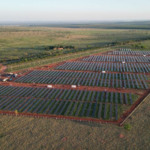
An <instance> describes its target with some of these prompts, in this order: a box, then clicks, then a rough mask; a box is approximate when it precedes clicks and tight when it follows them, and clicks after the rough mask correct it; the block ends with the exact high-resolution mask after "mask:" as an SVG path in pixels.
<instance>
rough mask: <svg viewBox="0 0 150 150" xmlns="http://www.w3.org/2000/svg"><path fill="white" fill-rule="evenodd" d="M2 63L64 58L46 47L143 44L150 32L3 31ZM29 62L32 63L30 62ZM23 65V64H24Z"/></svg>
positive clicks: (1, 31)
mask: <svg viewBox="0 0 150 150" xmlns="http://www.w3.org/2000/svg"><path fill="white" fill-rule="evenodd" d="M0 33H1V34H0V53H1V55H0V60H1V61H4V63H6V64H7V63H8V62H9V60H11V61H13V60H14V61H16V60H17V59H22V58H24V59H23V61H24V62H25V61H26V59H25V58H30V59H37V58H38V57H42V58H44V57H47V56H54V55H62V54H63V53H64V51H67V53H69V52H70V51H69V50H62V52H60V51H54V50H48V51H47V50H45V49H43V48H42V47H43V46H44V47H45V46H53V45H54V46H56V45H63V46H68V45H72V46H74V47H75V49H76V50H77V49H79V50H81V49H91V48H100V47H105V46H108V45H109V44H111V43H113V42H126V41H134V40H141V39H144V38H149V37H150V31H149V30H129V29H89V28H87V29H85V28H84V29H83V28H82V29H74V28H52V27H2V26H1V27H0ZM30 59H28V61H29V60H30ZM20 61H21V60H20Z"/></svg>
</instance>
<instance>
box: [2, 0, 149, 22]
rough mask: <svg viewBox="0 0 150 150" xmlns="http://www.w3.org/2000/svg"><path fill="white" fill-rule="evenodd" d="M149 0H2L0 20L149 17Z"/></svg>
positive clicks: (109, 19)
mask: <svg viewBox="0 0 150 150" xmlns="http://www.w3.org/2000/svg"><path fill="white" fill-rule="evenodd" d="M149 7H150V0H124V1H123V0H1V1H0V21H115V20H122V21H124V20H127V21H130V20H150V8H149Z"/></svg>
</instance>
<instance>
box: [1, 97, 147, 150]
mask: <svg viewBox="0 0 150 150" xmlns="http://www.w3.org/2000/svg"><path fill="white" fill-rule="evenodd" d="M126 124H130V125H131V129H130V130H126V129H124V127H119V126H115V125H111V124H97V123H87V122H76V121H69V120H55V119H46V118H32V117H15V116H3V115H0V149H1V150H10V149H15V150H22V149H26V150H30V149H32V150H33V149H36V150H40V149H57V150H59V149H60V150H63V149H69V150H71V149H77V150H80V149H92V150H93V149H94V150H95V149H97V150H100V149H103V150H105V149H106V150H113V149H114V150H126V149H127V150H149V149H150V132H149V131H150V125H149V124H150V95H149V97H147V100H146V101H145V102H144V103H143V104H142V105H141V107H140V108H139V109H138V110H137V111H136V112H135V113H134V114H133V115H132V117H130V118H129V119H128V121H127V122H126Z"/></svg>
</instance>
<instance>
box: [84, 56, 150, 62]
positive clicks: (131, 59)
mask: <svg viewBox="0 0 150 150" xmlns="http://www.w3.org/2000/svg"><path fill="white" fill-rule="evenodd" d="M81 61H89V62H92V61H94V62H128V63H130V62H138V63H150V56H147V57H144V56H89V57H86V58H83V59H81Z"/></svg>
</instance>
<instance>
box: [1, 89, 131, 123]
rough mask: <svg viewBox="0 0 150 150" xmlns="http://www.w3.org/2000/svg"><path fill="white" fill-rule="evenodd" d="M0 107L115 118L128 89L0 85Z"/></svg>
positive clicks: (126, 103) (127, 97)
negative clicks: (68, 88) (91, 89)
mask: <svg viewBox="0 0 150 150" xmlns="http://www.w3.org/2000/svg"><path fill="white" fill-rule="evenodd" d="M0 91H1V93H0V110H5V111H15V110H18V111H19V112H29V113H36V114H56V115H65V116H80V117H93V118H99V119H100V118H101V119H112V120H117V119H118V117H120V114H119V112H120V110H121V109H123V108H124V107H128V106H129V105H131V104H132V103H133V100H134V95H132V94H130V93H128V94H127V93H114V92H98V91H85V90H82V91H81V90H67V89H47V88H31V87H12V86H9V87H8V86H0Z"/></svg>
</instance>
